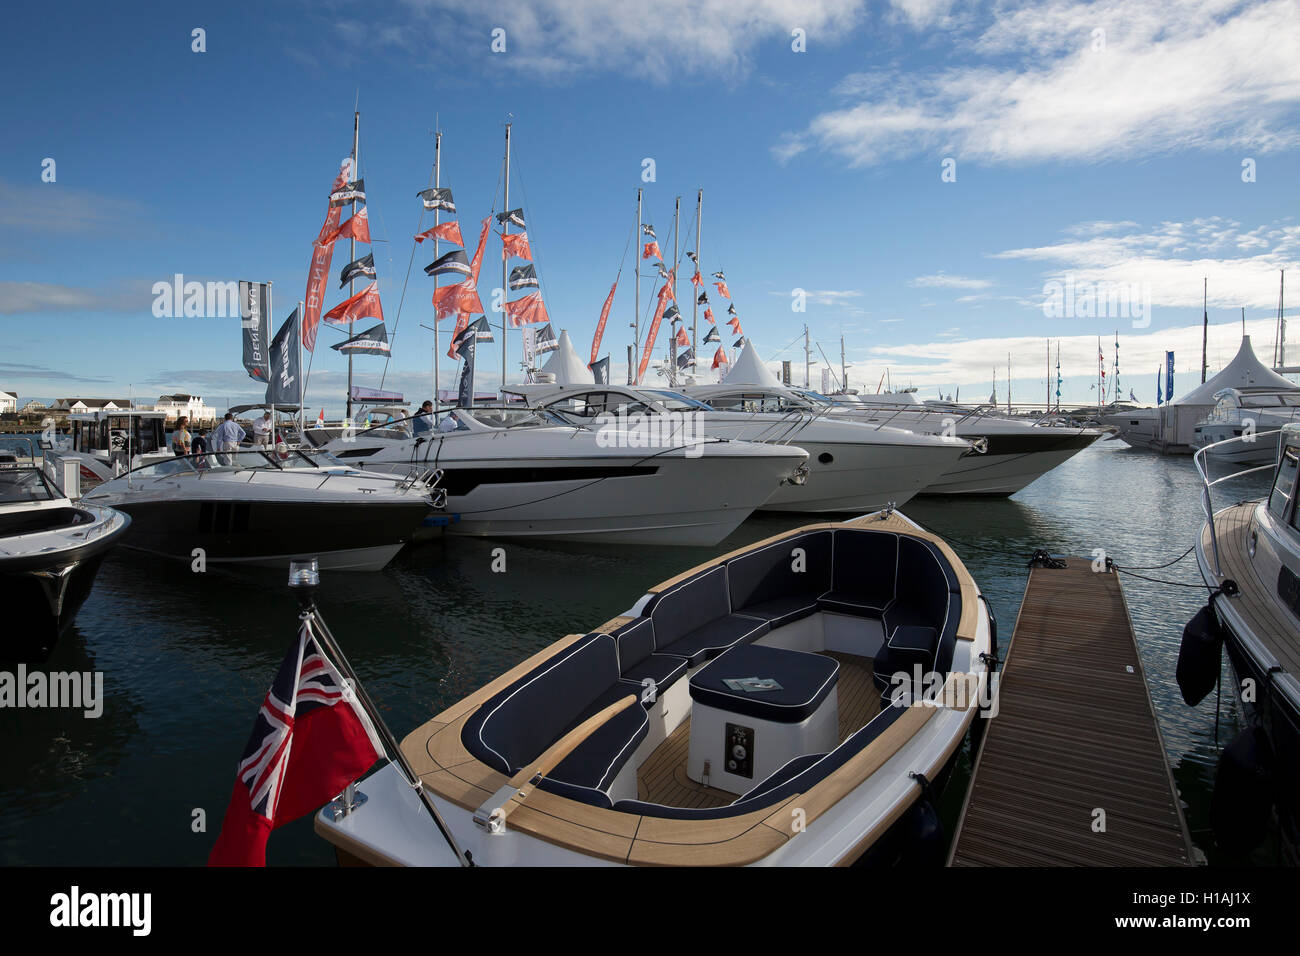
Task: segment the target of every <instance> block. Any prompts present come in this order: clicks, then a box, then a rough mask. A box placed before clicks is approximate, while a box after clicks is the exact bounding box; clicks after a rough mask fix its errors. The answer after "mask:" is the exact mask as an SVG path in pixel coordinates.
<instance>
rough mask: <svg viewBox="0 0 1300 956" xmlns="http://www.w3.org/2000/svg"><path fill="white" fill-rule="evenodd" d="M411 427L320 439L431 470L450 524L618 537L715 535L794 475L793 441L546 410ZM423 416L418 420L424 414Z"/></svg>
mask: <svg viewBox="0 0 1300 956" xmlns="http://www.w3.org/2000/svg"><path fill="white" fill-rule="evenodd" d="M429 421H430V422H431V423H436V424H435V425H434V428H433V429H432V430H429V431H425V432H423V433H422V434H420V435H419V437H415V438H393V437H391V425H389V426H385V428H384V429H383V430H382V431H375V432H369V431H363V432H360V433H358V434H357V435H356V436H354V437H347V436H345V437H342V438H336V439H333V440H332V441H330V442H328V443H326V444H325V445H324V446H323V447H324V448H325V449H327V450H328V451H330V452H332V453H333V454H335V455H337V456H338V458H339V459H340V460H342V461H345V462H347V463H348V464H350V465H352V466H354V467H358V468H364V469H365V470H366V471H372V470H381V471H386V472H390V473H394V474H400V475H410V474H412V473H419V472H431V471H433V470H437V471H438V472H440V473H441V478H440V482H441V483H440V487H441V488H442V489H443V490H445V492H446V496H447V503H446V508H447V511H448V512H449V514H450V515H451V516H453V520H452V521H451V522H450V523H449V524H448V526H447V530H448V531H449V532H450V533H452V534H467V535H477V536H482V537H524V538H538V539H551V540H570V541H589V542H591V541H594V542H605V543H617V544H665V545H701V546H708V545H713V544H717V543H718V542H719V541H721V540H722V539H723V538H725V537H726V536H727V535H728V534H730V533H731V532H732V531H734V530H735V529H736V528H737V527H738V526H739V525H740V523H741V522H742V521H744V520H745V518H747V517H748V516H749V515H750V514H751V513H752V512H753V511H754V509H756V508H758V507H761V506H762V505H763V504H764V503H765V502H766V501H767V500H768V499H769V498H770V497H771V496H772V494H773V492H775V491H776V490H777V489H778V488H780V487H781V486H782V484H783V483H784V482H790V481H800V480H802V478H803V472H802V467H801V466H802V465H803V463H804V461H805V459H806V458H807V452H806V451H804V449H803V448H801V447H795V446H794V445H788V444H787V445H778V446H771V445H760V444H754V443H752V442H743V441H723V440H720V439H717V438H711V437H706V436H696V435H682V434H677V433H673V432H672V431H671V430H665V429H654V428H645V429H639V430H637V429H632V430H619V429H614V430H612V431H609V432H607V433H603V434H598V433H596V432H592V431H589V430H587V429H585V428H578V427H575V426H573V425H572V424H570V423H568V422H565V421H563V420H561V419H560V418H557V417H556V416H554V415H551V414H549V413H546V412H540V411H536V410H532V409H528V408H524V407H509V406H475V407H473V408H469V409H464V408H458V409H455V410H452V411H439V412H438V413H437V414H436V415H435V416H432V417H431V418H430V419H429ZM421 424H422V423H421Z"/></svg>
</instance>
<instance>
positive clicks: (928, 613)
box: [316, 512, 996, 866]
mask: <svg viewBox="0 0 1300 956" xmlns="http://www.w3.org/2000/svg"><path fill="white" fill-rule="evenodd" d="M329 639H330V640H331V641H332V640H333V639H332V637H331V638H329ZM995 645H996V622H995V620H994V618H993V616H992V614H991V612H990V610H989V608H988V605H987V603H986V602H985V600H984V598H983V596H982V595H981V594H980V591H979V588H978V587H977V586H976V584H975V581H974V580H973V579H972V577H971V575H970V574H969V573H968V572H967V570H966V568H965V567H964V566H963V565H962V562H961V560H960V559H959V558H958V557H957V555H956V554H955V553H953V551H952V549H951V548H950V547H948V545H947V544H945V543H944V542H943V541H942V540H941V539H939V538H938V537H937V536H935V535H933V534H931V533H929V532H927V531H925V530H924V529H922V528H921V527H920V526H918V525H917V524H915V523H914V522H912V521H910V520H909V519H907V518H906V517H904V516H903V515H901V514H898V513H896V512H878V513H875V514H872V515H867V516H865V517H862V518H858V519H855V520H852V521H848V522H843V523H822V524H814V525H809V526H806V527H803V528H799V529H796V530H794V531H790V532H787V533H785V534H780V535H777V536H775V537H772V538H768V539H766V540H764V541H760V542H758V543H756V544H753V545H750V546H749V547H746V548H742V549H740V550H738V551H734V552H732V553H730V554H726V555H723V556H722V557H720V558H717V559H715V560H713V561H710V562H708V563H706V564H703V565H700V566H699V567H696V568H694V569H692V570H690V571H686V572H684V573H683V574H680V575H678V576H676V577H674V578H672V579H671V580H668V581H665V582H664V583H662V584H659V585H656V586H655V587H653V588H651V589H650V590H649V592H648V593H647V594H645V595H644V596H643V597H642V598H641V599H640V600H638V601H637V602H636V604H635V605H633V607H632V608H631V609H629V610H628V611H627V612H626V613H625V614H623V615H620V616H619V617H616V618H614V619H613V620H611V621H608V622H606V623H605V624H603V625H601V626H600V627H598V628H595V629H594V630H592V631H590V632H588V633H586V634H570V635H569V636H567V637H565V638H563V639H561V640H559V641H557V642H556V643H555V644H552V645H551V646H550V647H548V648H546V649H545V650H543V651H541V652H540V653H539V654H536V655H534V656H533V657H531V658H529V659H528V660H526V661H523V662H522V663H520V664H519V665H517V666H516V667H513V668H512V669H510V670H509V671H507V672H506V673H504V674H502V675H501V676H500V677H498V678H497V679H496V680H494V681H492V682H491V683H489V684H488V685H486V686H485V687H483V688H481V689H479V690H478V691H476V692H474V693H473V694H471V695H469V696H468V697H466V698H465V699H464V700H461V701H459V702H458V703H456V704H454V705H453V706H451V707H449V708H447V709H446V710H444V711H442V712H441V713H439V714H438V715H437V716H435V717H434V718H433V719H432V720H430V721H429V722H428V723H426V724H424V725H423V726H421V727H419V728H417V729H416V730H415V731H414V732H412V733H411V734H410V735H409V736H408V737H407V738H406V739H405V740H404V741H403V742H402V744H401V748H400V751H401V752H400V754H398V755H395V756H394V760H395V761H396V762H390V763H387V764H385V765H383V766H382V767H381V768H380V769H379V770H378V771H377V772H376V773H374V774H373V775H371V776H370V777H368V778H367V779H365V780H364V781H362V782H361V783H360V784H357V785H355V786H349V787H348V789H347V791H346V792H345V794H344V796H343V798H342V799H340V800H336V801H334V802H333V803H331V804H330V805H329V806H327V807H326V808H325V809H324V810H323V811H321V812H320V813H319V814H318V815H317V817H316V830H317V832H318V833H319V834H320V835H321V836H323V837H324V838H325V839H326V840H328V841H329V842H330V843H332V844H334V846H335V847H336V848H337V851H338V854H339V858H340V861H341V862H349V863H357V862H361V863H368V864H378V865H385V864H398V865H446V866H454V865H457V864H465V863H473V864H475V865H494V866H495V865H537V866H587V865H609V864H628V865H636V864H660V865H665V864H666V865H746V864H775V865H831V864H848V863H853V862H858V861H872V862H888V861H892V860H895V859H897V858H898V857H899V855H900V850H902V849H903V848H904V846H905V844H906V843H907V842H908V840H909V839H910V838H916V839H925V838H926V837H927V835H928V839H929V842H930V844H931V845H933V844H934V842H935V838H936V837H937V836H938V834H937V833H936V827H937V824H938V821H937V817H936V816H935V814H934V810H933V804H932V802H931V800H932V794H933V791H934V790H935V789H936V788H937V787H938V786H940V785H941V784H942V781H943V780H944V779H945V777H946V773H947V770H948V769H949V768H950V767H951V764H952V762H953V760H954V758H955V755H956V753H957V751H958V748H959V746H960V745H961V743H962V741H963V739H964V738H965V736H966V733H967V731H968V730H970V728H971V726H972V723H973V721H974V720H975V718H976V714H977V712H979V711H980V709H981V707H982V706H984V705H987V704H988V703H989V702H990V701H991V699H992V698H991V695H990V693H989V692H990V689H991V672H990V663H989V661H990V657H989V656H990V655H991V654H993V653H994V652H995ZM940 849H941V843H940Z"/></svg>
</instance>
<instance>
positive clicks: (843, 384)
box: [840, 334, 849, 395]
mask: <svg viewBox="0 0 1300 956" xmlns="http://www.w3.org/2000/svg"><path fill="white" fill-rule="evenodd" d="M840 388H841V389H843V391H844V394H846V395H847V394H848V392H849V367H848V365H847V364H845V362H844V335H843V334H841V335H840Z"/></svg>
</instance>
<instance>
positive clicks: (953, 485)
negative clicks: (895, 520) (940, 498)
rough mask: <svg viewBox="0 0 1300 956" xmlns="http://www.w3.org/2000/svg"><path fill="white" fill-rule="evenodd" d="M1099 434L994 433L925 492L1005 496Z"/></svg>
mask: <svg viewBox="0 0 1300 956" xmlns="http://www.w3.org/2000/svg"><path fill="white" fill-rule="evenodd" d="M963 437H967V436H963ZM971 437H974V436H971ZM1099 437H1100V436H1099V435H1097V434H1083V435H1061V436H1039V435H1034V436H1024V437H1022V436H1015V435H991V436H988V438H987V441H988V450H987V451H986V452H984V453H983V454H980V453H978V452H975V453H971V454H968V455H966V456H964V457H963V458H962V459H961V460H960V461H958V462H957V464H956V465H954V466H953V467H952V468H950V469H949V470H948V471H947V472H945V473H944V474H943V476H942V477H941V478H939V479H938V480H937V481H934V482H932V483H931V484H929V485H927V486H926V488H925V490H924V491H922V492H921V494H923V495H973V496H981V495H983V496H989V497H1000V498H1005V497H1008V496H1010V495H1014V494H1015V493H1016V492H1018V491H1021V490H1022V489H1024V488H1025V487H1026V486H1028V485H1029V484H1031V483H1032V482H1034V481H1036V480H1038V479H1039V478H1041V477H1042V476H1043V475H1045V474H1047V472H1049V471H1051V470H1052V469H1053V468H1056V467H1057V466H1058V465H1062V464H1064V463H1065V462H1067V461H1069V460H1070V459H1071V458H1073V457H1074V456H1075V455H1077V454H1078V453H1079V452H1081V451H1083V449H1085V448H1087V447H1088V446H1089V445H1091V444H1092V443H1093V442H1095V441H1096V440H1097V439H1098V438H1099Z"/></svg>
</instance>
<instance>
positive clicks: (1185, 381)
mask: <svg viewBox="0 0 1300 956" xmlns="http://www.w3.org/2000/svg"><path fill="white" fill-rule="evenodd" d="M1247 330H1248V331H1249V332H1250V334H1251V339H1252V345H1253V346H1254V349H1255V354H1256V355H1258V356H1259V358H1260V360H1261V361H1263V362H1264V363H1265V364H1269V361H1270V359H1271V355H1272V347H1273V320H1272V319H1269V318H1251V319H1248V321H1247ZM950 331H951V330H950ZM945 335H946V333H939V334H938V335H937V336H936V337H937V338H939V339H942V338H943V337H944V336H945ZM1048 341H1049V339H1048V337H1047V336H1004V337H988V338H978V339H965V340H962V341H921V342H912V343H907V344H902V345H876V346H870V347H867V348H858V349H854V350H852V351H851V353H850V361H851V362H852V363H853V365H854V367H855V371H854V372H853V373H851V375H850V380H851V381H852V382H853V383H855V384H860V383H863V382H866V383H868V384H869V386H870V389H871V390H874V389H875V382H876V379H877V378H878V377H879V376H880V375H881V374H882V373H883V372H884V370H885V369H886V368H888V369H889V374H890V379H891V380H892V381H893V382H895V383H897V384H907V385H916V386H918V387H921V388H928V387H940V388H942V389H944V391H945V393H946V392H948V391H951V390H952V388H953V387H955V386H957V385H959V384H960V385H961V386H962V387H963V388H967V387H970V386H977V387H983V388H988V383H989V381H990V379H991V378H992V376H993V370H994V369H995V368H996V369H997V378H998V394H999V397H1001V398H1003V399H1005V397H1006V392H1005V384H1004V383H1005V379H1006V374H1007V355H1008V353H1009V354H1010V355H1011V357H1012V366H1011V374H1012V383H1013V395H1012V398H1013V400H1014V401H1026V402H1032V401H1034V400H1036V399H1041V397H1045V387H1046V384H1047V378H1048V371H1047V365H1048V358H1047V348H1048ZM1050 342H1051V365H1052V370H1051V380H1052V382H1053V385H1054V383H1055V378H1056V368H1055V364H1056V347H1057V343H1058V342H1059V343H1060V347H1061V375H1062V377H1063V378H1065V379H1067V380H1070V379H1072V380H1073V382H1072V383H1071V385H1070V386H1069V388H1070V391H1069V392H1068V393H1067V395H1065V396H1064V400H1067V401H1073V402H1086V401H1089V400H1090V399H1089V396H1088V394H1087V392H1086V389H1087V385H1086V384H1084V385H1080V384H1079V383H1080V382H1087V381H1090V380H1091V379H1095V377H1096V374H1097V335H1096V333H1093V334H1085V335H1064V336H1060V337H1059V338H1057V337H1055V336H1053V337H1051V338H1050ZM1119 343H1120V384H1121V387H1122V388H1123V389H1124V393H1125V394H1126V395H1127V394H1128V391H1129V389H1130V388H1132V389H1134V391H1136V393H1137V395H1138V397H1139V399H1142V400H1144V401H1152V400H1153V399H1154V393H1155V388H1154V385H1155V377H1156V369H1157V368H1158V367H1160V366H1162V365H1163V363H1164V358H1165V352H1166V351H1173V352H1174V354H1175V374H1174V382H1175V386H1176V387H1175V394H1176V395H1177V394H1182V393H1183V392H1185V391H1187V390H1188V389H1190V388H1191V387H1193V386H1194V385H1198V384H1200V370H1201V324H1200V323H1199V322H1197V323H1196V324H1194V325H1187V326H1181V327H1178V328H1167V329H1160V330H1159V331H1154V332H1143V333H1136V332H1127V331H1121V334H1120V338H1119ZM1240 345H1241V323H1240V322H1228V323H1224V324H1216V325H1211V326H1210V330H1209V349H1208V358H1209V372H1210V374H1211V375H1213V374H1215V373H1216V372H1217V371H1218V370H1219V369H1221V368H1222V367H1223V366H1224V365H1226V364H1227V363H1228V362H1230V361H1231V360H1232V358H1233V356H1235V355H1236V354H1237V349H1238V347H1239V346H1240ZM1101 347H1102V351H1103V352H1104V353H1105V356H1106V374H1107V375H1108V376H1109V375H1111V374H1112V370H1111V363H1112V362H1113V361H1114V357H1115V338H1114V335H1113V334H1109V335H1102V336H1101ZM1034 382H1037V383H1039V384H1038V385H1037V386H1034V385H1032V384H1031V383H1034ZM977 397H978V396H976V395H974V394H972V395H971V396H970V398H971V399H975V398H977Z"/></svg>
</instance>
